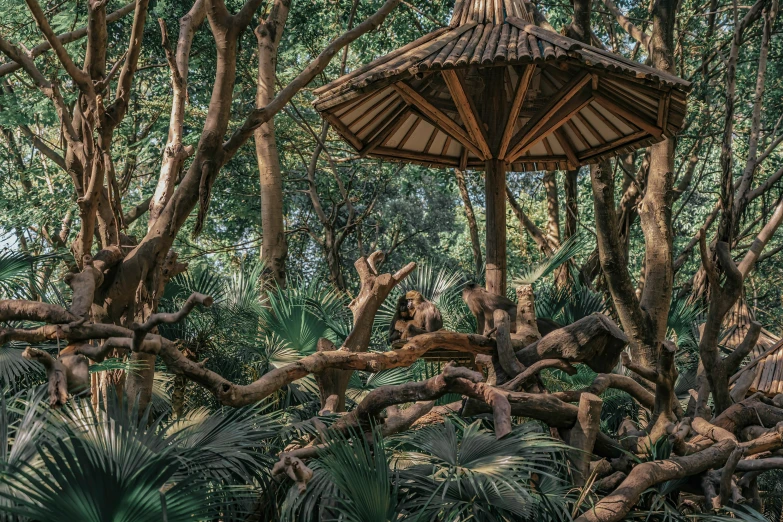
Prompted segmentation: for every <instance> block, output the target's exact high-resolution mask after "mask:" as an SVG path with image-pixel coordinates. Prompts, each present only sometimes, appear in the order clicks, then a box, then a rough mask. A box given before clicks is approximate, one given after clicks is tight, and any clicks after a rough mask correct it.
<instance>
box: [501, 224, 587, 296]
mask: <svg viewBox="0 0 783 522" xmlns="http://www.w3.org/2000/svg"><path fill="white" fill-rule="evenodd" d="M591 248H592V241H591V239H590V237H588V236H586V235H584V234H574V235H573V236H571V237H569V238H568V239H567V240H566V241H565V242H564V243H563V244H562V245H560V248H558V249H557V251H555V252H554V253H553V254H552V255H550V256H549V257H547V258H546V259H545V260H544V261H543V262H541V263H539V264H537V265H533V266H531V267H528V268H527V269H525V270H523V271H522V272H521V273H520V274H519V275H517V276H516V277H515V278H514V279H513V284H514V285H515V286H518V285H532V284H533V283H535V282H536V281H538V280H539V279H541V278H542V277H546V276H548V275H549V274H551V273H552V272H554V271H555V270H556V269H557V268H558V267H560V266H561V265H563V264H564V263H566V262H568V260H570V259H571V258H572V257H574V256H577V255H580V254H584V253H587V252H588V251H589V250H590V249H591Z"/></svg>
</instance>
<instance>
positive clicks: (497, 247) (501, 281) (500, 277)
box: [484, 159, 506, 296]
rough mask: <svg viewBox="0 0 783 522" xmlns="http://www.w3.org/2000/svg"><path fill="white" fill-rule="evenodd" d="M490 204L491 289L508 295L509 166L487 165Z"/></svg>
mask: <svg viewBox="0 0 783 522" xmlns="http://www.w3.org/2000/svg"><path fill="white" fill-rule="evenodd" d="M484 168H485V173H484V179H485V191H486V201H487V203H486V204H487V269H486V272H487V278H486V279H487V290H488V291H489V292H492V293H493V294H496V295H503V296H504V295H506V163H505V162H504V161H502V160H498V159H491V160H487V161H486V162H485V167H484Z"/></svg>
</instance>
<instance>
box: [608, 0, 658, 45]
mask: <svg viewBox="0 0 783 522" xmlns="http://www.w3.org/2000/svg"><path fill="white" fill-rule="evenodd" d="M603 3H604V5H605V6H606V8H607V9H609V12H610V13H612V14H613V15H614V17H615V18H616V19H617V23H618V24H620V27H622V28H623V29H624V30H625V32H626V33H628V34H629V35H630V36H631V37H632V38H633V39H634V40H636V41H637V42H639V43H640V44H641V45H642V47H644V48H645V49H650V39H651V37H650V35H649V34H647V33H645V32H644V31H643V30H641V29H640V28H638V27H636V26H635V25H634V24H633V22H631V21H630V20H629V19H628V18H627V17H626V16H625V15H624V14H623V12H622V11H620V9H618V7H617V6H616V5H615V4H614V2H612V0H603Z"/></svg>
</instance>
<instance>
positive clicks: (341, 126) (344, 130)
mask: <svg viewBox="0 0 783 522" xmlns="http://www.w3.org/2000/svg"><path fill="white" fill-rule="evenodd" d="M322 116H323V118H324V119H325V120H326V121H328V122H329V123H330V124H331V126H332V127H334V128H335V130H336V131H337V132H339V133H340V135H341V136H342V137H343V138H345V139H346V140H347V141H348V143H350V144H351V145H352V146H353V148H354V149H356V150H357V151H359V150H362V148H363V144H362V140H360V139H359V138H357V137H356V135H355V134H354V133H353V132H351V129H349V128H348V125H346V124H345V123H343V122H342V121H341V120H340V118H338V117H337V116H335V115H333V114H329V113H328V112H324V113H322Z"/></svg>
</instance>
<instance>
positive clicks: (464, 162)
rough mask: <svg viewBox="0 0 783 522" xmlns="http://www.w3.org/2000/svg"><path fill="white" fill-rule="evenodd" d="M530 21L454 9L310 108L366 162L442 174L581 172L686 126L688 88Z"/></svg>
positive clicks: (477, 1)
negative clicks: (505, 169)
mask: <svg viewBox="0 0 783 522" xmlns="http://www.w3.org/2000/svg"><path fill="white" fill-rule="evenodd" d="M530 20H531V17H530V16H529V15H528V14H527V11H526V8H525V4H524V2H522V0H504V1H501V0H462V1H460V0H458V1H457V5H456V6H455V8H454V14H453V17H452V21H451V24H450V25H449V27H445V28H442V29H439V30H437V31H435V32H433V33H430V34H428V35H426V36H424V37H422V38H420V39H418V40H416V41H415V42H412V43H411V44H409V45H406V46H404V47H402V48H400V49H398V50H396V51H394V52H392V53H390V54H388V55H386V56H383V57H381V58H379V59H377V60H375V61H374V62H372V63H370V64H369V65H367V66H365V67H362V68H360V69H357V70H355V71H353V72H351V73H349V74H347V75H345V76H343V77H341V78H339V79H337V80H335V81H334V82H332V83H330V84H328V85H326V86H323V87H321V88H319V89H316V91H315V92H316V94H317V95H318V99H317V100H316V101H315V103H314V105H315V107H316V109H317V110H318V111H319V112H321V113H322V114H323V116H324V118H326V119H327V120H328V121H329V122H330V123H331V124H332V126H333V127H334V128H335V129H336V130H337V132H338V133H340V135H342V137H343V138H345V140H346V141H348V142H349V143H350V144H351V145H352V146H353V147H354V148H356V149H357V151H359V152H360V154H362V155H370V156H376V157H382V158H389V159H399V160H404V161H410V162H415V163H422V164H426V165H435V166H443V167H458V166H462V167H463V168H464V167H469V168H477V169H481V168H483V162H484V160H486V159H489V158H490V157H497V158H500V159H504V160H505V161H507V162H508V163H511V165H512V167H511V168H512V169H513V170H536V169H556V168H560V169H566V168H575V167H576V166H577V165H582V164H586V163H594V162H596V161H598V160H599V159H602V158H605V157H609V156H613V155H616V154H618V153H621V152H624V151H630V150H634V149H637V148H639V147H643V146H646V145H649V144H651V143H654V142H657V141H660V140H662V139H664V137H666V136H672V135H673V134H674V133H676V132H677V131H678V130H679V129H680V127H681V126H682V124H683V121H684V118H685V96H686V93H687V92H688V90H689V89H690V83H689V82H687V81H684V80H682V79H680V78H678V77H676V76H673V75H670V74H668V73H666V72H663V71H659V70H657V69H654V68H652V67H648V66H645V65H642V64H639V63H637V62H634V61H631V60H628V59H625V58H622V57H620V56H616V55H614V54H612V53H610V52H607V51H605V50H602V49H599V48H596V47H592V46H589V45H586V44H582V43H580V42H577V41H575V40H572V39H569V38H566V37H564V36H562V35H559V34H557V33H554V32H551V31H548V30H545V29H542V28H540V27H538V26H536V25H534V24H533V23H532V22H531V21H530Z"/></svg>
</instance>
